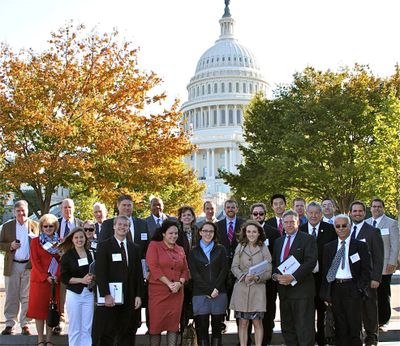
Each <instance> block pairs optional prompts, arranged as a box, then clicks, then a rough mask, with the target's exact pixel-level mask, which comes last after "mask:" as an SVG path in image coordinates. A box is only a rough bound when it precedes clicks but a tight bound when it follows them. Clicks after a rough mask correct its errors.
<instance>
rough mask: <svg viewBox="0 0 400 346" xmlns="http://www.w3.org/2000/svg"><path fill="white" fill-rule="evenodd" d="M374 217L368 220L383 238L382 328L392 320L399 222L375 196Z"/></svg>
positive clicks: (372, 205)
mask: <svg viewBox="0 0 400 346" xmlns="http://www.w3.org/2000/svg"><path fill="white" fill-rule="evenodd" d="M371 213H372V217H370V218H369V219H367V220H366V222H367V223H368V224H370V225H372V226H374V227H377V228H379V230H380V232H381V236H382V239H383V249H384V261H383V271H382V281H381V284H380V285H379V287H378V322H379V327H380V328H381V329H382V330H385V329H386V324H387V323H388V322H389V320H390V316H391V307H390V296H391V292H390V282H391V280H392V274H393V273H394V272H395V271H396V265H397V256H398V254H399V224H398V222H397V220H394V219H391V218H390V217H388V216H386V215H385V203H384V202H383V201H382V200H381V199H379V198H375V199H373V200H372V202H371Z"/></svg>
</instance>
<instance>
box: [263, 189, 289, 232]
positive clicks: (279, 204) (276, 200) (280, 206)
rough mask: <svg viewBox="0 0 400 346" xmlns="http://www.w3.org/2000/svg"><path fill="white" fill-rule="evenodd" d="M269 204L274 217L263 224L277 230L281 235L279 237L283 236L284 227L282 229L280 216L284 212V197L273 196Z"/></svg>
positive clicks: (279, 195)
mask: <svg viewBox="0 0 400 346" xmlns="http://www.w3.org/2000/svg"><path fill="white" fill-rule="evenodd" d="M270 202H271V207H272V210H273V211H274V214H275V216H274V217H271V218H270V219H268V220H267V221H265V223H266V224H267V225H270V226H272V227H274V228H277V229H279V232H280V233H281V235H283V233H284V229H283V228H284V227H283V220H282V215H283V213H284V212H285V210H286V198H285V196H284V195H281V194H275V195H273V196H272V197H271V200H270Z"/></svg>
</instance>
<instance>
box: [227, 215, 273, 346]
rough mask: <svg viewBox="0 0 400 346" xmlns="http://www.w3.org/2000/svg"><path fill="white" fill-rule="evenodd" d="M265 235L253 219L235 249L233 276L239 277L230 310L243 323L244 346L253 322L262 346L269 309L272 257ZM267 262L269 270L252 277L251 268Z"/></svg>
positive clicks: (246, 224)
mask: <svg viewBox="0 0 400 346" xmlns="http://www.w3.org/2000/svg"><path fill="white" fill-rule="evenodd" d="M264 240H265V234H264V230H263V228H262V227H261V225H260V224H259V223H258V222H257V221H252V220H249V221H247V222H246V223H245V224H244V225H243V226H242V230H241V233H240V244H239V245H238V246H237V248H236V250H235V255H234V257H233V262H232V268H231V270H232V273H233V275H235V277H236V283H235V286H234V287H233V293H232V298H231V303H230V306H229V308H230V309H232V310H234V311H235V317H236V318H237V319H238V320H239V341H240V346H246V345H247V337H248V336H247V327H248V324H249V320H252V322H253V325H254V334H255V344H256V346H261V343H262V339H263V325H262V319H263V317H264V312H265V310H266V300H267V298H266V294H265V282H266V281H267V280H268V279H269V278H271V272H272V264H271V254H270V252H269V250H268V247H267V246H266V245H265V244H264ZM263 261H267V262H268V263H267V265H266V270H265V271H263V272H262V273H259V274H257V275H256V274H250V273H249V269H250V267H252V266H254V265H256V264H259V263H261V262H263Z"/></svg>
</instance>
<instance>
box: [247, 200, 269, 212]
mask: <svg viewBox="0 0 400 346" xmlns="http://www.w3.org/2000/svg"><path fill="white" fill-rule="evenodd" d="M257 207H260V208H263V210H264V213H266V212H267V206H266V205H265V204H264V203H261V202H257V203H253V204H252V205H251V207H250V214H252V213H253V210H254V209H255V208H257Z"/></svg>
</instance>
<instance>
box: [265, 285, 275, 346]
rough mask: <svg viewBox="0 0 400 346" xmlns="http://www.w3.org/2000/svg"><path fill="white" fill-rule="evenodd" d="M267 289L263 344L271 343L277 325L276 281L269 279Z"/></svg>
mask: <svg viewBox="0 0 400 346" xmlns="http://www.w3.org/2000/svg"><path fill="white" fill-rule="evenodd" d="M265 290H266V295H267V307H266V311H265V314H264V319H263V327H264V336H263V342H262V345H263V346H267V345H270V344H271V339H272V334H273V330H274V327H275V322H274V320H275V314H276V298H277V295H278V294H277V293H278V289H277V284H276V282H275V281H273V280H272V279H271V280H268V281H267V282H266V283H265Z"/></svg>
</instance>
